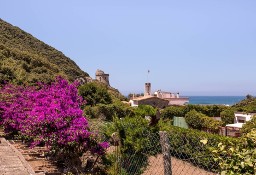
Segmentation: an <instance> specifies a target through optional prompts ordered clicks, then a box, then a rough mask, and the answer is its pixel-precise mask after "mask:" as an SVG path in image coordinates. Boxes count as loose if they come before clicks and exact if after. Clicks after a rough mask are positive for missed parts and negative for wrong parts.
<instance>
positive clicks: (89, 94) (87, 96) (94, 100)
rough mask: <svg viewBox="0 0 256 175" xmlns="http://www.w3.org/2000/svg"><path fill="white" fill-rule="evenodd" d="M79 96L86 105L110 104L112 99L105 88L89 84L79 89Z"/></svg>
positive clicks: (97, 84) (96, 84)
mask: <svg viewBox="0 0 256 175" xmlns="http://www.w3.org/2000/svg"><path fill="white" fill-rule="evenodd" d="M79 95H81V96H82V97H83V99H84V100H86V102H87V105H91V106H95V105H96V104H110V103H112V99H111V96H110V94H109V93H108V90H107V88H106V87H105V86H103V85H101V84H99V83H96V82H91V83H87V84H84V85H82V86H80V87H79Z"/></svg>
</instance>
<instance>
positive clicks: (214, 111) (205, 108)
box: [185, 104, 229, 117]
mask: <svg viewBox="0 0 256 175" xmlns="http://www.w3.org/2000/svg"><path fill="white" fill-rule="evenodd" d="M227 108H229V107H227V106H223V105H192V104H189V105H187V106H186V107H185V111H186V113H187V112H189V111H192V110H196V111H197V112H200V113H203V114H205V115H207V116H209V117H216V116H220V113H221V112H222V111H223V110H225V109H227Z"/></svg>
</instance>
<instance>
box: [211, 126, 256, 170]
mask: <svg viewBox="0 0 256 175" xmlns="http://www.w3.org/2000/svg"><path fill="white" fill-rule="evenodd" d="M240 142H241V144H235V143H232V144H229V145H227V144H226V143H223V142H220V143H219V144H218V147H215V148H211V151H212V154H213V155H214V157H215V161H217V162H218V164H219V171H220V173H221V174H245V175H249V174H256V151H255V147H256V129H255V128H254V129H252V130H251V132H249V133H248V134H246V135H245V136H244V137H243V138H242V139H241V140H240Z"/></svg>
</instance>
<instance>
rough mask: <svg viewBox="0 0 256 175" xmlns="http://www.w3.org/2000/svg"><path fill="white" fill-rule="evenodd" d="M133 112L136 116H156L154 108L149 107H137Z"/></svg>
mask: <svg viewBox="0 0 256 175" xmlns="http://www.w3.org/2000/svg"><path fill="white" fill-rule="evenodd" d="M134 112H135V114H136V115H137V116H141V117H145V116H154V115H156V108H154V107H152V106H150V105H139V106H138V107H137V108H135V109H134Z"/></svg>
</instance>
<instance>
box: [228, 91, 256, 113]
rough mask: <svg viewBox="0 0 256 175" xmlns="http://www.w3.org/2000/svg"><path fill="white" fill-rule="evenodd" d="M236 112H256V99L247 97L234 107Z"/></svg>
mask: <svg viewBox="0 0 256 175" xmlns="http://www.w3.org/2000/svg"><path fill="white" fill-rule="evenodd" d="M232 107H233V108H234V109H235V110H236V111H240V112H249V113H250V112H253V113H254V112H256V97H253V96H251V95H247V96H246V99H244V100H242V101H240V102H239V103H237V104H235V105H233V106H232Z"/></svg>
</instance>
